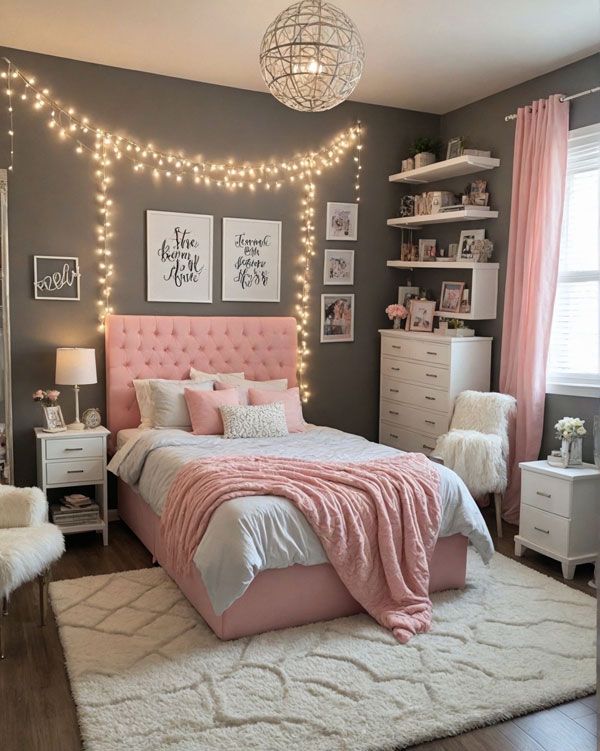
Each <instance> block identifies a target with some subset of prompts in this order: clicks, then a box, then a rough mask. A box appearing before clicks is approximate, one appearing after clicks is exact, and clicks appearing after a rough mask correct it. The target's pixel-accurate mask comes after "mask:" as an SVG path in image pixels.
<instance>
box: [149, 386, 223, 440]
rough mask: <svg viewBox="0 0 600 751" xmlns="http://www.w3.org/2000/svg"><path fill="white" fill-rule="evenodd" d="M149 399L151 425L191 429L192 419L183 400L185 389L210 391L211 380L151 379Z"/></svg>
mask: <svg viewBox="0 0 600 751" xmlns="http://www.w3.org/2000/svg"><path fill="white" fill-rule="evenodd" d="M149 387H150V399H151V401H152V427H154V428H180V429H182V430H191V428H192V421H191V419H190V413H189V411H188V407H187V403H186V401H185V395H184V391H185V389H186V388H187V389H193V390H194V391H212V390H213V383H212V381H204V382H203V383H193V382H192V381H160V380H151V381H150V383H149Z"/></svg>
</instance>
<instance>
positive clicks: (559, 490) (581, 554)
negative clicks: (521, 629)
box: [515, 461, 600, 579]
mask: <svg viewBox="0 0 600 751" xmlns="http://www.w3.org/2000/svg"><path fill="white" fill-rule="evenodd" d="M519 466H520V467H521V518H520V523H519V534H518V535H515V555H517V556H520V555H521V554H522V552H523V548H530V549H531V550H535V551H537V552H538V553H543V554H544V555H547V556H549V557H550V558H554V560H556V561H560V562H561V564H562V572H563V576H564V578H565V579H572V578H573V576H574V574H575V566H577V565H578V564H579V563H592V562H595V561H596V556H597V554H598V513H599V512H600V471H598V470H597V469H596V468H595V467H594V465H593V464H583V465H582V466H581V467H567V468H566V469H561V468H560V467H552V466H550V465H549V464H548V462H546V461H538V462H522V463H521V464H519Z"/></svg>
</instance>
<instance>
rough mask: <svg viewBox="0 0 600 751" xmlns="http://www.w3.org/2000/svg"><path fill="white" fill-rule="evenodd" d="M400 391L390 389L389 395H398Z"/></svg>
mask: <svg viewBox="0 0 600 751" xmlns="http://www.w3.org/2000/svg"><path fill="white" fill-rule="evenodd" d="M399 393H400V389H390V394H399Z"/></svg>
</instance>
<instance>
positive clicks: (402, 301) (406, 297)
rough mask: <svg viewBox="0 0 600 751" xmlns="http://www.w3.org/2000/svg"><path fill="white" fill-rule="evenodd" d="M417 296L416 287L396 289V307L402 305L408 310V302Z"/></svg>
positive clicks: (417, 289) (417, 290)
mask: <svg viewBox="0 0 600 751" xmlns="http://www.w3.org/2000/svg"><path fill="white" fill-rule="evenodd" d="M418 296H419V288H418V287H409V286H404V287H402V286H401V287H398V305H404V307H405V308H406V309H407V310H408V308H409V305H410V301H411V299H412V298H413V297H418Z"/></svg>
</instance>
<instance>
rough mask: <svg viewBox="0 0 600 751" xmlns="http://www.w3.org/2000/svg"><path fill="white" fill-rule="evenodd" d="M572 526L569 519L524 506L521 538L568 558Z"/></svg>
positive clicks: (520, 526)
mask: <svg viewBox="0 0 600 751" xmlns="http://www.w3.org/2000/svg"><path fill="white" fill-rule="evenodd" d="M570 524H571V522H570V521H569V519H565V518H564V517H562V516H556V514H550V513H548V512H547V511H542V510H541V509H539V508H534V507H533V506H527V505H526V504H522V505H521V518H520V521H519V537H522V538H523V539H524V540H525V541H529V542H532V543H534V544H535V545H539V546H540V547H542V548H545V549H546V550H547V551H548V552H550V553H558V555H562V556H567V555H568V554H569V527H570Z"/></svg>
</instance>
